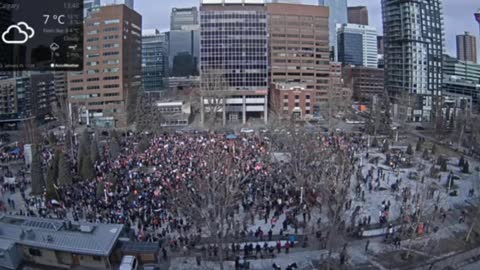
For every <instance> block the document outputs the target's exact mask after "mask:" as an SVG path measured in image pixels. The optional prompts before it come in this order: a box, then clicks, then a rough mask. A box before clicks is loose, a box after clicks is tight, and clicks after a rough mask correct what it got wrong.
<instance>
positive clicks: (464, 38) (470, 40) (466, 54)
mask: <svg viewBox="0 0 480 270" xmlns="http://www.w3.org/2000/svg"><path fill="white" fill-rule="evenodd" d="M457 58H458V59H459V60H463V61H470V62H474V63H476V62H477V38H476V37H475V36H472V35H470V33H469V32H465V34H464V35H457Z"/></svg>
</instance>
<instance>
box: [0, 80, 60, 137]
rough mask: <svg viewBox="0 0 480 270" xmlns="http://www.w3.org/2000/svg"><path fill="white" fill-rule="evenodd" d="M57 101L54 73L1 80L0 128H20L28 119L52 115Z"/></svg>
mask: <svg viewBox="0 0 480 270" xmlns="http://www.w3.org/2000/svg"><path fill="white" fill-rule="evenodd" d="M55 100H56V95H55V84H54V80H53V74H52V73H32V74H29V75H28V76H20V77H14V78H8V79H4V80H0V127H3V126H4V125H9V126H15V127H17V128H18V127H19V125H20V124H21V123H22V122H24V121H26V120H28V119H42V118H44V117H45V116H46V115H49V114H51V113H52V108H51V104H52V103H53V102H54V101H55Z"/></svg>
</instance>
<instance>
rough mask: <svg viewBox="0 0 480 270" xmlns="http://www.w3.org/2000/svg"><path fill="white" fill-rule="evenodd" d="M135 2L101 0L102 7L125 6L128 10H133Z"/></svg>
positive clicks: (128, 0) (127, 0) (129, 0)
mask: <svg viewBox="0 0 480 270" xmlns="http://www.w3.org/2000/svg"><path fill="white" fill-rule="evenodd" d="M134 2H135V1H134V0H102V5H105V6H110V5H126V6H127V7H129V8H130V9H134V8H135V3H134Z"/></svg>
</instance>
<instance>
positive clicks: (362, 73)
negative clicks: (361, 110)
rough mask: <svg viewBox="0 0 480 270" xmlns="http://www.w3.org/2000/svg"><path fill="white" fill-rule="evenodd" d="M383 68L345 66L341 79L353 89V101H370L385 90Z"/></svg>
mask: <svg viewBox="0 0 480 270" xmlns="http://www.w3.org/2000/svg"><path fill="white" fill-rule="evenodd" d="M384 76H385V71H384V70H383V68H368V67H355V66H345V67H344V69H343V80H344V82H345V85H346V86H348V87H350V88H351V89H352V91H353V99H354V100H355V101H371V100H372V98H373V97H374V96H380V95H383V93H384V91H385V80H384Z"/></svg>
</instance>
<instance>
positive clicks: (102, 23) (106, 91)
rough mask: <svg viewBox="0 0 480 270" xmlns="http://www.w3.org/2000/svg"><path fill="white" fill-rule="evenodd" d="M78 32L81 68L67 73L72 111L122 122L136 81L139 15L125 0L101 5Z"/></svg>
mask: <svg viewBox="0 0 480 270" xmlns="http://www.w3.org/2000/svg"><path fill="white" fill-rule="evenodd" d="M127 21H128V24H127ZM84 33H85V39H84V52H85V55H84V70H83V71H82V72H70V73H69V74H68V98H69V103H70V104H71V105H72V108H74V109H73V112H74V113H75V114H78V115H79V117H78V119H81V120H82V121H83V123H87V124H92V125H95V126H99V127H126V126H127V125H128V124H129V123H131V122H132V121H133V120H134V116H135V107H136V98H137V96H136V95H137V94H138V92H139V90H140V86H141V74H142V62H141V61H142V54H141V52H142V47H141V44H142V40H141V37H142V17H141V16H140V14H138V13H137V12H135V11H134V10H133V9H130V8H128V7H127V6H125V5H114V6H103V7H101V8H98V9H96V10H95V11H94V12H91V14H90V16H89V17H87V18H86V19H85V27H84Z"/></svg>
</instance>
